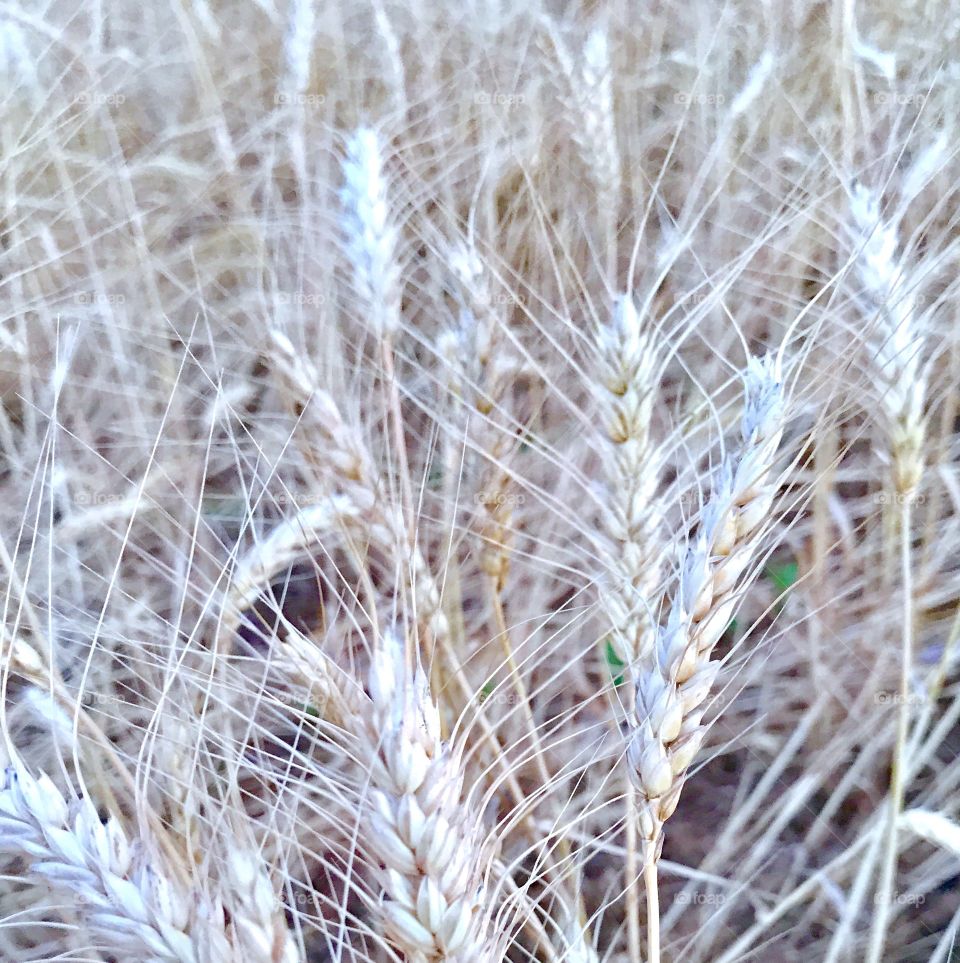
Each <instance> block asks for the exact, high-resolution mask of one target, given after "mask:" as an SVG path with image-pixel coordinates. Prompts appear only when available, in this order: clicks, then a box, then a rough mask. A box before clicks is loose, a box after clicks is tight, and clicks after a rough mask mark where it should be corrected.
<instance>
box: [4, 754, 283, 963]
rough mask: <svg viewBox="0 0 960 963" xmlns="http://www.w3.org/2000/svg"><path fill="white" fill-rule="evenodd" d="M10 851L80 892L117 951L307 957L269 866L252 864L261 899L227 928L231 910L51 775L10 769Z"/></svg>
mask: <svg viewBox="0 0 960 963" xmlns="http://www.w3.org/2000/svg"><path fill="white" fill-rule="evenodd" d="M0 848H2V849H3V850H4V851H7V852H15V853H20V854H23V855H24V856H26V857H28V858H29V859H30V860H31V863H30V872H31V873H32V874H33V875H34V876H37V877H40V878H42V879H44V880H46V881H47V882H48V883H50V884H52V885H54V886H58V887H60V888H62V889H65V890H67V891H70V892H72V893H73V894H74V895H75V897H76V899H77V903H78V905H79V906H80V907H81V908H82V913H81V917H82V920H83V922H84V924H85V925H86V926H87V927H88V928H89V930H90V931H91V932H92V933H94V934H96V935H97V936H98V937H99V938H101V939H103V940H105V941H106V942H107V944H108V946H109V949H111V950H112V951H123V952H129V953H136V954H146V957H147V958H148V959H150V960H171V961H176V963H241V961H244V963H296V961H297V960H298V959H299V958H300V957H299V954H298V952H297V950H296V947H295V945H294V943H293V941H292V939H291V938H290V935H289V933H287V930H286V926H285V925H284V923H283V922H282V918H280V917H278V916H277V914H276V912H275V907H276V898H275V897H274V895H273V890H272V888H271V887H270V884H269V882H268V881H267V880H266V878H265V877H264V876H263V875H262V874H261V873H260V870H259V867H257V866H255V865H254V864H252V863H251V864H250V866H251V867H252V868H249V869H248V872H247V873H246V875H245V876H244V879H243V882H244V883H245V884H246V883H250V881H251V880H254V879H256V881H257V882H256V883H254V884H252V885H254V886H255V887H256V895H257V899H256V900H250V899H247V898H245V899H244V900H243V901H242V902H240V903H239V904H237V903H236V901H234V904H233V905H232V906H231V909H232V910H233V912H232V914H231V915H232V922H231V924H230V925H229V926H227V925H226V924H225V922H224V913H223V907H222V905H221V904H219V903H218V902H215V901H213V902H211V901H208V900H205V899H203V898H202V897H201V896H200V895H199V894H197V893H191V892H188V891H186V890H185V889H184V888H183V887H182V886H181V885H179V884H178V883H176V882H175V881H173V880H172V878H170V877H169V876H168V875H166V874H165V873H163V872H162V871H161V870H160V869H159V868H158V867H157V865H156V864H154V863H151V862H150V861H149V860H148V859H147V858H146V848H145V847H144V846H143V845H142V844H138V843H130V842H128V840H127V838H126V836H125V834H124V832H123V830H122V829H121V828H120V825H119V824H118V823H117V821H116V820H114V819H109V820H107V821H106V822H102V821H101V819H100V816H99V814H98V813H97V810H96V808H95V807H94V805H93V803H91V802H90V800H89V799H87V798H83V799H78V800H75V801H74V803H73V804H72V805H70V804H68V803H67V801H66V800H65V799H64V797H63V795H62V794H61V793H60V791H59V790H58V789H57V787H56V786H55V785H54V784H53V782H52V780H51V779H50V778H49V777H48V776H46V775H40V776H39V777H37V778H34V777H33V776H31V775H30V774H29V773H28V772H26V771H25V770H23V769H21V768H19V767H15V766H10V767H8V768H7V770H6V772H5V776H4V784H3V788H2V789H0ZM237 858H239V857H236V856H234V857H232V859H233V860H236V859H237ZM228 865H230V864H228ZM251 874H252V875H251ZM267 893H269V897H268V898H267V897H266V896H265V894H267ZM254 911H255V912H254Z"/></svg>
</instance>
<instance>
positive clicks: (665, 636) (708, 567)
mask: <svg viewBox="0 0 960 963" xmlns="http://www.w3.org/2000/svg"><path fill="white" fill-rule="evenodd" d="M744 390H745V405H744V413H743V419H742V424H741V434H742V445H741V447H740V450H739V452H738V453H737V454H736V456H735V457H733V456H730V455H728V456H727V457H726V458H725V459H724V461H723V463H722V464H721V466H720V472H719V480H718V483H717V485H716V487H715V488H714V491H713V492H712V494H711V497H710V499H709V501H708V503H707V505H706V506H705V508H704V510H703V514H702V518H701V522H700V525H699V528H698V531H697V533H696V535H695V536H694V537H693V540H692V542H691V544H689V545H688V547H687V549H686V552H685V555H684V557H683V559H682V561H681V568H680V581H679V584H678V586H677V590H676V594H675V596H674V598H673V600H672V603H671V606H670V612H669V615H668V617H667V621H666V622H665V624H664V625H662V626H661V627H660V628H659V629H658V631H657V636H656V642H655V645H654V646H653V648H652V650H651V651H650V652H649V653H648V654H647V655H646V657H644V658H642V659H640V660H639V663H638V664H637V668H636V671H635V676H634V684H635V687H636V716H635V719H634V722H633V732H632V734H631V737H630V743H629V746H628V750H627V756H628V760H629V762H630V766H631V768H630V772H631V775H632V777H633V781H634V785H635V787H636V788H637V790H638V792H639V793H640V801H639V814H638V815H639V829H640V838H641V840H642V843H643V847H644V863H645V876H646V882H647V891H648V907H650V909H651V910H656V906H657V900H656V863H657V860H658V859H659V858H660V851H661V849H662V846H663V827H664V823H665V822H666V821H667V819H669V818H670V816H671V815H672V814H673V812H674V810H675V809H676V807H677V803H678V802H679V799H680V792H681V790H682V788H683V782H684V778H685V776H686V772H687V769H688V767H689V766H690V764H691V763H692V762H693V760H694V758H695V756H696V754H697V752H698V750H699V748H700V745H701V743H702V741H703V737H704V734H705V727H704V726H703V724H702V720H703V715H704V712H705V710H706V700H707V698H708V697H709V695H710V691H711V688H712V686H713V681H714V678H715V677H716V674H717V670H718V668H719V666H718V664H717V663H715V662H711V661H710V656H711V654H712V652H713V649H714V647H715V646H716V644H717V642H718V641H719V640H720V636H721V635H722V634H723V632H724V630H725V629H726V627H727V625H728V624H729V622H730V619H731V617H732V615H733V612H734V609H735V607H736V605H737V601H738V593H739V591H740V590H741V589H742V583H743V578H742V576H743V575H744V573H745V572H747V570H748V569H749V567H750V565H751V563H752V562H753V560H754V558H755V555H756V551H757V546H758V543H759V541H760V538H761V536H762V533H763V530H764V523H765V522H766V520H767V516H768V514H769V510H770V506H771V504H772V502H773V498H774V494H775V491H776V488H777V484H776V481H775V479H771V477H770V475H771V470H772V465H773V461H774V458H775V455H776V453H777V448H778V446H779V444H780V438H781V436H782V433H783V419H784V403H783V394H782V386H781V380H780V371H779V363H778V362H777V361H775V360H774V359H772V358H766V359H765V360H763V361H760V360H758V359H756V358H751V359H750V360H749V362H748V365H747V368H746V371H745V373H744ZM650 917H651V918H649V919H648V935H649V939H650V959H651V961H653V960H657V959H659V925H658V921H657V919H656V912H651V913H650Z"/></svg>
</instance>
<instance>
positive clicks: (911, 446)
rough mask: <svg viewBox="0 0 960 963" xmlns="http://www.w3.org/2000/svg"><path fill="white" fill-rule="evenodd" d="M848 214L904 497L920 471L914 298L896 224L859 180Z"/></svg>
mask: <svg viewBox="0 0 960 963" xmlns="http://www.w3.org/2000/svg"><path fill="white" fill-rule="evenodd" d="M850 213H851V215H852V216H853V223H854V224H855V225H856V228H857V233H856V235H855V239H856V241H857V243H858V250H857V255H856V259H855V261H854V265H855V268H856V271H857V276H858V277H859V279H860V283H861V286H862V291H861V292H860V300H861V310H862V311H863V313H864V314H865V315H866V317H867V318H868V319H869V320H870V321H872V322H876V323H877V326H878V327H877V337H876V338H875V339H874V345H875V359H874V360H875V366H876V371H877V375H878V376H879V379H880V383H881V384H882V386H883V392H882V396H881V398H880V404H881V408H882V414H883V425H884V428H885V431H886V435H887V445H888V454H889V457H890V460H891V464H892V469H893V480H894V485H895V488H896V491H897V494H898V495H899V496H901V498H910V497H911V496H912V494H913V493H914V491H915V490H916V487H917V485H918V484H919V483H920V478H921V475H922V474H923V445H924V436H925V425H924V419H923V407H924V397H925V394H926V375H925V372H924V371H923V369H922V367H921V362H922V353H923V345H924V338H923V335H922V333H921V331H920V330H919V325H918V318H917V314H916V310H915V307H916V296H915V295H914V294H913V293H911V292H910V291H909V290H908V288H907V284H906V277H907V275H906V271H905V270H904V265H903V264H902V262H901V259H900V258H899V256H898V247H899V238H898V231H897V225H896V223H893V222H887V221H884V220H883V218H882V217H881V216H880V203H879V199H878V198H877V196H876V195H875V194H874V193H873V192H872V191H870V190H869V189H868V188H867V187H865V186H864V185H863V184H855V185H854V186H853V188H852V190H851V197H850Z"/></svg>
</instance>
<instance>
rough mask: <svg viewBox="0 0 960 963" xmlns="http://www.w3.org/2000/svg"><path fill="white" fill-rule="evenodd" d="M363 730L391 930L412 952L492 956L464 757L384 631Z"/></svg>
mask: <svg viewBox="0 0 960 963" xmlns="http://www.w3.org/2000/svg"><path fill="white" fill-rule="evenodd" d="M370 697H371V705H370V709H369V712H368V713H365V714H364V715H363V717H362V722H361V727H360V732H359V733H358V735H359V736H360V737H361V738H362V739H363V740H364V741H365V742H366V743H367V745H368V747H369V752H370V760H371V773H370V777H371V787H372V788H371V793H370V807H371V815H370V842H371V845H372V846H373V847H374V852H375V853H376V854H377V855H378V856H379V858H380V860H381V862H382V864H383V873H384V889H385V890H386V894H387V896H388V897H389V898H388V899H387V900H386V901H385V903H384V904H383V913H384V917H385V920H386V931H387V935H388V937H389V938H390V939H391V940H392V941H393V942H394V943H395V944H396V945H397V947H399V948H401V949H402V950H403V951H404V953H406V954H407V958H408V959H409V960H416V961H435V960H449V961H453V963H456V961H462V963H467V961H471V963H472V961H481V960H491V961H492V960H493V959H494V956H493V951H492V950H491V949H489V946H490V944H489V943H488V941H487V939H486V929H487V894H486V890H485V886H484V869H485V862H486V860H485V847H484V845H483V840H482V826H481V824H480V821H479V820H478V819H477V818H476V816H475V815H473V814H472V813H471V812H470V811H469V810H468V809H467V807H466V806H465V805H464V804H463V802H462V800H461V791H462V786H463V772H462V770H461V767H460V764H459V759H458V758H457V755H456V754H455V753H454V752H453V751H452V749H451V747H449V746H448V745H446V744H445V743H444V742H443V741H442V739H441V737H440V716H439V713H438V711H437V707H436V705H435V703H434V702H433V700H432V698H431V697H430V691H429V684H428V682H427V679H426V676H425V675H424V673H423V671H422V670H421V669H417V671H416V674H415V676H414V677H413V678H412V679H411V678H410V677H409V675H408V673H407V671H406V669H405V664H404V656H403V646H402V644H401V643H400V642H399V641H398V640H397V639H396V637H394V636H392V635H388V636H387V638H386V639H385V640H384V643H383V644H381V645H380V646H379V647H378V648H377V651H376V652H375V653H374V657H373V662H372V665H371V669H370Z"/></svg>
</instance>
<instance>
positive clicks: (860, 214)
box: [850, 184, 926, 963]
mask: <svg viewBox="0 0 960 963" xmlns="http://www.w3.org/2000/svg"><path fill="white" fill-rule="evenodd" d="M850 212H851V214H852V217H853V223H854V225H855V227H856V230H857V233H856V235H855V239H856V240H857V242H858V250H857V256H856V259H855V262H854V263H855V265H856V269H857V273H858V275H859V277H860V281H861V284H862V286H863V292H862V295H861V299H862V300H863V301H864V302H865V303H864V304H863V310H864V312H865V313H866V314H867V316H868V317H869V318H870V320H874V319H877V320H878V321H879V337H878V339H877V344H876V353H875V358H874V363H875V369H876V373H877V376H878V378H879V380H880V382H881V384H882V385H883V389H884V390H883V391H882V393H881V398H880V401H881V416H882V417H881V425H882V428H883V431H884V432H885V434H886V437H887V448H888V456H889V459H890V462H891V466H892V476H893V477H892V480H893V485H894V490H895V491H896V495H897V503H898V505H899V508H900V563H901V577H902V582H903V586H902V590H903V632H902V640H901V651H900V699H899V705H898V706H897V731H896V737H895V742H894V747H893V761H892V764H891V770H890V803H889V813H888V816H887V829H886V840H885V845H884V852H883V857H882V862H881V868H880V878H879V881H878V883H877V900H876V903H877V913H876V915H875V917H874V920H873V926H872V928H871V933H870V945H869V948H868V955H867V959H868V960H870V961H871V963H879V960H880V958H881V956H882V953H883V947H884V942H885V940H886V932H887V927H888V923H889V917H890V907H891V903H892V901H893V896H894V892H893V891H894V887H895V884H896V874H897V831H898V825H899V822H900V815H901V813H902V811H903V803H904V792H905V788H906V786H905V783H906V768H907V767H906V760H905V753H906V750H907V737H908V732H909V728H910V698H909V696H910V672H911V669H912V666H913V577H912V568H911V558H910V549H911V545H910V540H911V527H912V503H913V499H914V497H915V493H916V489H917V487H918V485H919V484H920V480H921V477H922V475H923V447H924V441H925V438H926V428H925V424H924V416H923V408H924V399H925V394H926V374H925V372H924V371H923V369H922V367H921V362H922V354H923V348H924V338H923V335H922V333H921V332H920V330H919V325H918V318H917V316H916V311H915V307H916V297H915V295H913V294H912V293H910V292H908V291H907V289H906V277H907V272H906V270H905V267H904V265H903V264H902V262H901V259H900V257H899V256H898V247H899V238H898V230H897V223H896V222H895V221H893V222H890V221H885V220H884V219H883V218H882V217H881V215H880V202H879V198H878V197H877V196H876V195H875V194H874V193H873V192H872V191H870V190H869V189H868V188H866V187H865V186H864V185H863V184H855V185H854V186H853V189H852V190H851V196H850Z"/></svg>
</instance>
